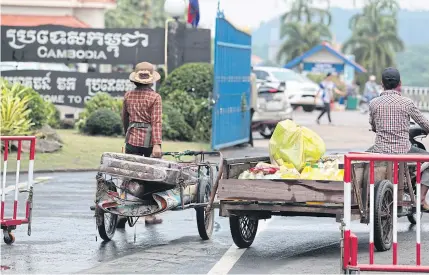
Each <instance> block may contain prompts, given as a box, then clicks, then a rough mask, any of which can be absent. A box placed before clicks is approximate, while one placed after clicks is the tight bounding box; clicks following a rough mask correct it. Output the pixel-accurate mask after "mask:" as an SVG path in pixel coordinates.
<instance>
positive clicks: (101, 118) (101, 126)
mask: <svg viewBox="0 0 429 275" xmlns="http://www.w3.org/2000/svg"><path fill="white" fill-rule="evenodd" d="M83 132H84V133H86V134H89V135H102V136H114V135H120V134H122V120H121V117H120V116H119V115H118V114H117V113H115V112H114V111H113V110H111V109H106V108H101V109H98V110H96V111H94V112H92V113H91V114H90V115H89V117H88V119H87V120H86V122H85V127H84V128H83Z"/></svg>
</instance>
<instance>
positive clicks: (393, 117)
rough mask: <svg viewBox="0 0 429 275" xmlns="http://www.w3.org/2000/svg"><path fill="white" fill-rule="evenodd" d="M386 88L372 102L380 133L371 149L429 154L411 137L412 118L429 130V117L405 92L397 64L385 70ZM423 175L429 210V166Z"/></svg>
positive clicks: (372, 118)
mask: <svg viewBox="0 0 429 275" xmlns="http://www.w3.org/2000/svg"><path fill="white" fill-rule="evenodd" d="M382 86H383V89H384V91H383V92H382V93H381V94H380V96H379V97H377V98H375V99H373V100H372V101H371V102H370V104H369V123H370V125H371V127H372V130H373V131H374V132H375V133H376V138H375V144H374V146H372V147H371V148H370V149H368V151H369V152H373V153H381V154H407V153H410V154H429V153H428V152H427V151H425V150H423V149H420V148H418V147H415V146H412V145H411V143H410V140H409V127H410V118H412V119H413V120H414V121H415V122H416V123H417V124H418V125H420V127H422V128H423V129H424V130H426V131H427V132H429V120H428V119H427V118H426V117H425V116H424V115H423V114H422V113H421V112H420V110H419V109H418V108H417V107H416V105H415V104H414V102H413V101H412V100H411V99H409V98H407V97H403V96H401V77H400V74H399V71H398V70H397V69H395V68H387V69H385V70H384V71H383V74H382ZM423 168H424V167H422V171H423V174H422V178H421V184H422V187H421V192H422V193H421V198H422V201H421V204H422V211H425V212H428V211H429V204H428V203H427V201H426V194H427V193H428V190H429V169H423Z"/></svg>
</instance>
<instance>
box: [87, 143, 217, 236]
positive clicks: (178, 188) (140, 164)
mask: <svg viewBox="0 0 429 275" xmlns="http://www.w3.org/2000/svg"><path fill="white" fill-rule="evenodd" d="M163 156H171V157H173V158H174V161H167V160H164V159H155V158H145V157H141V156H136V155H129V154H117V153H104V154H103V156H102V160H101V165H100V169H99V172H98V174H97V176H96V179H97V191H96V199H95V206H94V207H92V209H93V210H95V217H96V224H97V229H98V233H99V235H100V237H101V238H102V239H103V240H105V241H109V240H111V239H112V238H113V236H114V233H115V231H116V228H117V227H118V226H119V227H121V226H122V227H123V226H125V223H128V225H129V226H130V227H133V226H135V225H136V223H137V220H138V219H139V218H140V217H144V216H147V215H154V214H159V213H162V212H164V211H167V210H185V209H190V208H194V209H195V211H196V219H197V226H198V232H199V235H200V237H201V238H202V239H203V240H208V239H210V237H211V235H212V232H213V225H214V198H215V195H216V191H217V188H218V183H219V179H220V178H221V176H222V171H223V157H222V154H221V153H220V152H204V151H185V152H169V153H164V154H163ZM190 157H193V159H192V160H184V159H186V158H187V159H190ZM213 157H217V158H218V162H212V160H213ZM206 158H207V159H206Z"/></svg>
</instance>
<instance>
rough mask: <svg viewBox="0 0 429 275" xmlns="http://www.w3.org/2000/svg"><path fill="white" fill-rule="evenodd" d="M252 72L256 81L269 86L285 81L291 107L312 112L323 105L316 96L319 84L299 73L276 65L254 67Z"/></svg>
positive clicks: (273, 86)
mask: <svg viewBox="0 0 429 275" xmlns="http://www.w3.org/2000/svg"><path fill="white" fill-rule="evenodd" d="M253 72H254V73H255V75H256V78H257V81H258V83H265V85H267V86H269V87H272V88H277V87H278V86H279V85H280V83H282V82H284V83H286V93H287V96H288V99H289V101H290V104H291V105H292V107H293V108H297V107H300V106H301V107H302V108H303V109H304V111H306V112H312V111H313V110H314V109H316V108H320V107H321V106H323V102H322V101H321V100H320V99H319V98H316V94H317V92H318V91H319V86H318V85H317V84H316V83H314V82H313V81H311V80H310V79H308V78H307V77H305V76H303V75H301V74H298V73H296V72H294V71H292V70H289V69H285V68H277V67H254V68H253ZM315 98H316V104H315V103H314V102H315Z"/></svg>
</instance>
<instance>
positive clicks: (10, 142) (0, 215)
mask: <svg viewBox="0 0 429 275" xmlns="http://www.w3.org/2000/svg"><path fill="white" fill-rule="evenodd" d="M0 141H1V143H2V144H1V147H2V148H1V151H2V154H3V174H2V185H1V209H0V225H1V229H2V230H3V241H4V242H5V243H6V244H8V245H11V244H13V243H14V242H15V235H14V234H13V232H12V231H13V230H15V229H16V227H17V226H19V225H23V224H27V225H28V229H27V234H28V236H30V235H31V222H32V212H33V169H34V157H35V154H36V137H35V136H1V137H0ZM12 147H16V150H17V154H16V173H15V184H14V185H9V186H6V183H7V166H8V162H9V161H10V160H8V157H9V153H10V151H9V149H10V148H12ZM24 147H25V148H26V149H28V151H29V161H28V178H27V184H26V187H25V189H23V190H19V187H20V170H21V157H22V151H23V148H24ZM9 187H14V189H12V190H14V199H13V212H12V215H11V217H8V216H7V213H6V211H5V209H6V205H7V204H8V203H6V193H7V190H8V188H9ZM23 192H26V193H28V196H27V199H26V201H25V216H24V217H22V216H21V217H19V216H18V195H19V193H23ZM9 205H10V206H9V207H10V208H9V209H12V206H11V205H12V204H11V203H10V204H9Z"/></svg>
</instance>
